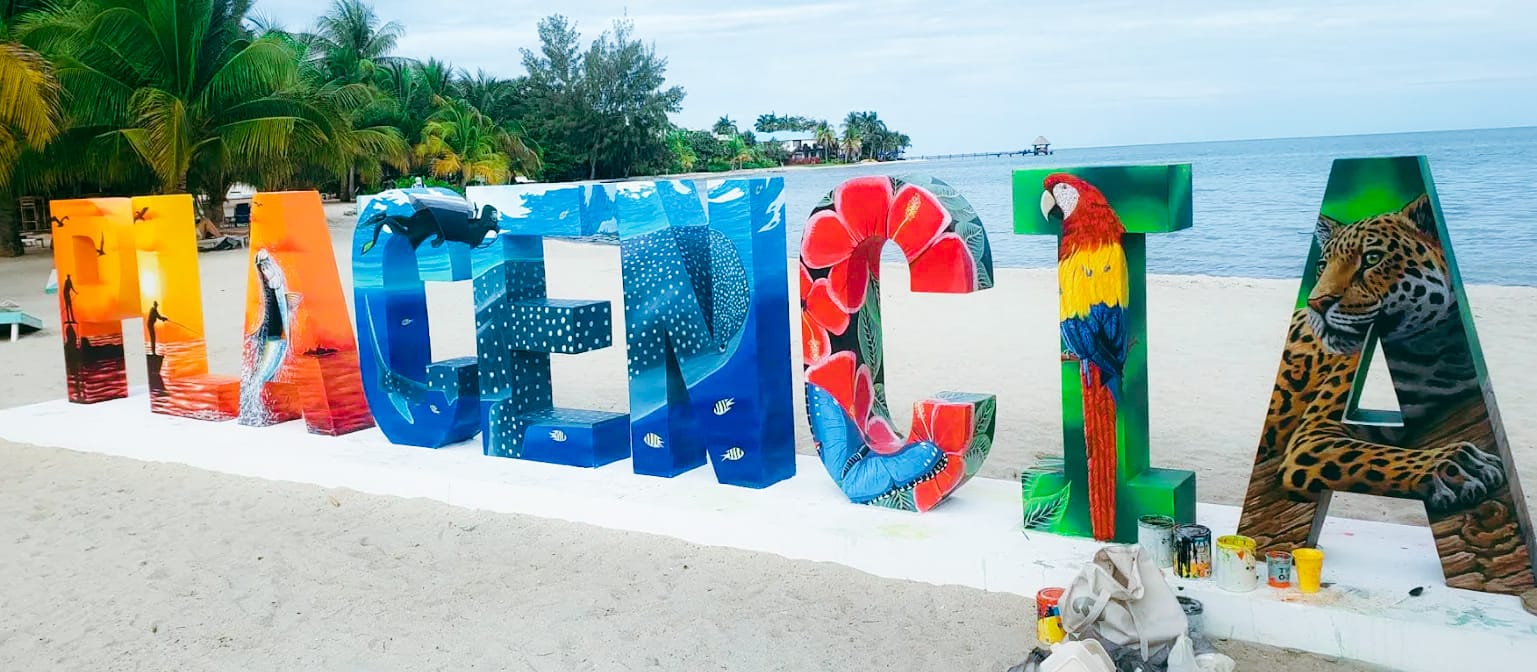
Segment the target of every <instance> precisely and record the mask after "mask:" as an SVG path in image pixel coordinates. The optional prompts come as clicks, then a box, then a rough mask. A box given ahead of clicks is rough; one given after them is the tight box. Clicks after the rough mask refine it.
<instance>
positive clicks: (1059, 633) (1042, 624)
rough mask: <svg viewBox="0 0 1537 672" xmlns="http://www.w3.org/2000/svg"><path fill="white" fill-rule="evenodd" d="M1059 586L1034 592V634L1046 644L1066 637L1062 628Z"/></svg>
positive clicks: (1060, 590)
mask: <svg viewBox="0 0 1537 672" xmlns="http://www.w3.org/2000/svg"><path fill="white" fill-rule="evenodd" d="M1062 591H1063V589H1061V588H1042V589H1040V590H1039V591H1037V592H1036V594H1035V636H1036V638H1037V639H1039V640H1041V641H1042V642H1044V643H1046V644H1056V643H1057V642H1060V641H1062V640H1064V639H1067V632H1066V631H1064V630H1063V629H1062V608H1061V607H1060V606H1058V603H1059V602H1061V601H1062Z"/></svg>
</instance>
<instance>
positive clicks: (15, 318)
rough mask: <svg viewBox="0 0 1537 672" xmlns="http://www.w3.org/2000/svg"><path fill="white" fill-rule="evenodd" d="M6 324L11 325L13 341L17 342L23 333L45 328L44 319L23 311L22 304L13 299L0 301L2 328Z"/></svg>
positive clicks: (0, 326) (0, 327)
mask: <svg viewBox="0 0 1537 672" xmlns="http://www.w3.org/2000/svg"><path fill="white" fill-rule="evenodd" d="M5 325H10V327H11V342H12V343H14V342H16V339H18V338H20V337H21V335H22V334H29V333H32V332H34V331H37V330H39V329H42V328H43V321H42V320H40V319H38V318H36V317H34V316H32V315H28V314H27V313H25V312H22V310H21V306H20V305H18V304H16V303H15V302H13V301H0V329H3V328H4V327H5Z"/></svg>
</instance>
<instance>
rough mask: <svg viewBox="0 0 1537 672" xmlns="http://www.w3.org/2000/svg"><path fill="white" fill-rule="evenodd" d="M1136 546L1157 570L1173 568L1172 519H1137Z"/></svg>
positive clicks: (1165, 517) (1148, 517) (1160, 517)
mask: <svg viewBox="0 0 1537 672" xmlns="http://www.w3.org/2000/svg"><path fill="white" fill-rule="evenodd" d="M1137 545H1138V546H1141V547H1142V552H1143V553H1144V554H1146V555H1147V557H1148V559H1150V560H1152V561H1153V564H1154V565H1155V566H1157V567H1158V568H1159V569H1169V568H1170V567H1173V566H1174V519H1173V518H1170V517H1168V516H1142V517H1141V518H1138V519H1137Z"/></svg>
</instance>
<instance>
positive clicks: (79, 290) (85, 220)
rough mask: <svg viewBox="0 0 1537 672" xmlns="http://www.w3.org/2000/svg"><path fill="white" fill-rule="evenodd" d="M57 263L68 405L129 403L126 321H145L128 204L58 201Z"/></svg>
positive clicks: (55, 214) (101, 200)
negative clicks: (140, 300)
mask: <svg viewBox="0 0 1537 672" xmlns="http://www.w3.org/2000/svg"><path fill="white" fill-rule="evenodd" d="M49 211H50V212H51V213H52V217H53V240H54V244H53V261H54V265H55V267H56V268H57V270H58V273H59V325H60V326H61V327H63V331H64V370H65V375H66V376H67V377H68V386H67V387H68V390H69V400H70V401H72V402H74V403H77V404H94V403H96V402H99V401H107V400H109V399H122V398H124V397H127V396H128V369H127V367H126V363H125V362H124V360H123V320H126V319H130V318H134V317H138V316H139V278H138V257H137V255H136V254H134V241H133V216H132V207H131V203H130V201H129V199H126V198H87V199H80V200H71V201H53V202H52V203H50V204H49Z"/></svg>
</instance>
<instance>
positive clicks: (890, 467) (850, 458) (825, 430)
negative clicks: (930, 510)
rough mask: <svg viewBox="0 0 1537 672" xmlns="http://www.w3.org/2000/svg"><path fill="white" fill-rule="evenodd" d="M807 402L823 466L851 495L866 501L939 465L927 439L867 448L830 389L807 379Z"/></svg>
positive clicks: (937, 454) (934, 448)
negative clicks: (894, 447) (885, 449)
mask: <svg viewBox="0 0 1537 672" xmlns="http://www.w3.org/2000/svg"><path fill="white" fill-rule="evenodd" d="M806 403H807V406H808V407H809V408H810V411H811V412H810V416H811V431H812V435H813V436H815V437H816V440H817V443H818V447H817V450H818V453H819V455H820V456H821V458H822V466H823V467H825V468H826V469H827V473H828V474H829V475H831V476H832V477H833V480H834V481H837V483H838V487H839V488H840V489H842V490H843V494H845V495H848V498H849V500H850V501H853V502H857V503H864V502H868V501H870V500H873V499H876V498H878V497H880V496H882V495H885V494H887V493H890V492H892V491H894V490H899V489H901V488H904V487H907V486H909V485H912V484H914V483H916V482H918V481H919V480H921V479H923V478H926V477H928V476H930V475H932V474H933V473H934V472H935V470H937V469H938V468H939V465H940V462H941V458H942V457H943V452H941V451H940V449H939V446H937V445H935V444H933V443H931V442H928V441H923V442H920V443H914V444H910V445H908V446H906V447H904V448H902V450H901V451H899V452H897V453H894V454H892V455H880V454H877V453H873V452H870V450H869V449H867V448H866V447H865V443H864V437H862V436H861V435H860V433H859V428H858V426H856V425H855V424H854V421H853V419H851V418H849V416H848V414H847V413H845V412H844V411H843V407H842V406H839V405H838V401H837V400H836V399H834V398H833V396H832V395H831V394H829V393H828V392H827V391H826V390H823V389H822V388H820V387H817V386H816V385H813V384H810V383H808V384H807V385H806Z"/></svg>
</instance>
